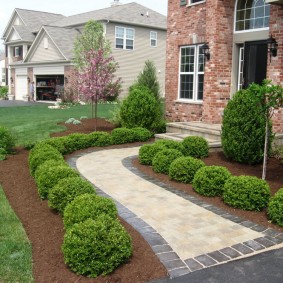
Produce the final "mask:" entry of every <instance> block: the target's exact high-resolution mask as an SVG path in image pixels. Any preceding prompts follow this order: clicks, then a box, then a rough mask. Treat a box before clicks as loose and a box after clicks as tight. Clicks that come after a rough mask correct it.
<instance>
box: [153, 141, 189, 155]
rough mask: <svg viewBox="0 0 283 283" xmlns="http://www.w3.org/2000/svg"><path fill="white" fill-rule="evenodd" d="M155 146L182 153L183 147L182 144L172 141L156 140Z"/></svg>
mask: <svg viewBox="0 0 283 283" xmlns="http://www.w3.org/2000/svg"><path fill="white" fill-rule="evenodd" d="M155 144H156V145H163V146H164V147H165V148H168V149H177V150H179V151H180V152H182V153H183V152H184V147H183V143H182V142H178V141H174V140H158V141H156V142H155Z"/></svg>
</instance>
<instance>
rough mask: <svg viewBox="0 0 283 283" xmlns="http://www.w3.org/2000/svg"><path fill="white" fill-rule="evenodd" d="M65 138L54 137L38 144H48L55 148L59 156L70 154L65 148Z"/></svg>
mask: <svg viewBox="0 0 283 283" xmlns="http://www.w3.org/2000/svg"><path fill="white" fill-rule="evenodd" d="M66 141H67V136H64V137H56V138H50V139H47V140H44V141H42V142H40V143H41V144H43V143H45V144H49V145H51V146H52V147H54V148H56V149H57V150H58V151H59V152H60V153H61V154H63V155H64V154H67V153H71V151H69V149H67V148H66V146H65V145H67V142H66Z"/></svg>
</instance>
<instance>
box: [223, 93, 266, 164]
mask: <svg viewBox="0 0 283 283" xmlns="http://www.w3.org/2000/svg"><path fill="white" fill-rule="evenodd" d="M265 122H266V118H265V115H264V107H263V105H262V103H261V101H259V100H258V99H257V98H256V95H254V94H253V92H252V91H251V90H250V89H246V90H241V91H238V92H237V93H236V94H235V95H234V96H233V98H232V99H231V100H230V101H229V102H228V104H227V107H226V108H225V109H224V116H223V122H222V133H221V142H222V148H223V152H224V154H225V156H226V157H227V158H230V159H232V160H235V161H237V162H239V163H246V164H256V163H259V162H261V161H262V159H263V153H264V140H265V124H266V123H265ZM269 147H270V145H269Z"/></svg>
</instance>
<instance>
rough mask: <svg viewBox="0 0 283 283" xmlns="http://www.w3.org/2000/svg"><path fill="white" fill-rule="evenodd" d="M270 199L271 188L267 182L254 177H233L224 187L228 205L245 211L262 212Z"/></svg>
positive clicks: (224, 196)
mask: <svg viewBox="0 0 283 283" xmlns="http://www.w3.org/2000/svg"><path fill="white" fill-rule="evenodd" d="M269 198H270V188H269V186H268V184H267V182H266V181H265V180H262V179H259V178H257V177H253V176H233V177H231V178H230V179H228V180H227V182H226V183H225V185H224V191H223V200H224V202H225V203H226V204H228V205H231V206H232V207H235V208H240V209H243V210H255V211H260V210H262V209H263V208H265V207H266V206H267V204H268V201H269Z"/></svg>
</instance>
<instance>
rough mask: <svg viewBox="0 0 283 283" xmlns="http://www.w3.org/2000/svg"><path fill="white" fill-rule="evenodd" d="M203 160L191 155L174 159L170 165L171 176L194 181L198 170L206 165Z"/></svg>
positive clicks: (180, 179) (180, 180)
mask: <svg viewBox="0 0 283 283" xmlns="http://www.w3.org/2000/svg"><path fill="white" fill-rule="evenodd" d="M204 166H205V164H204V162H203V161H201V160H199V159H196V158H194V157H190V156H182V157H180V158H177V159H176V160H174V161H173V162H172V163H171V165H170V167H169V177H170V178H171V179H173V180H176V181H178V182H182V183H186V184H190V183H192V181H193V179H194V176H195V174H196V172H197V171H198V170H199V169H200V168H202V167H204Z"/></svg>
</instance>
